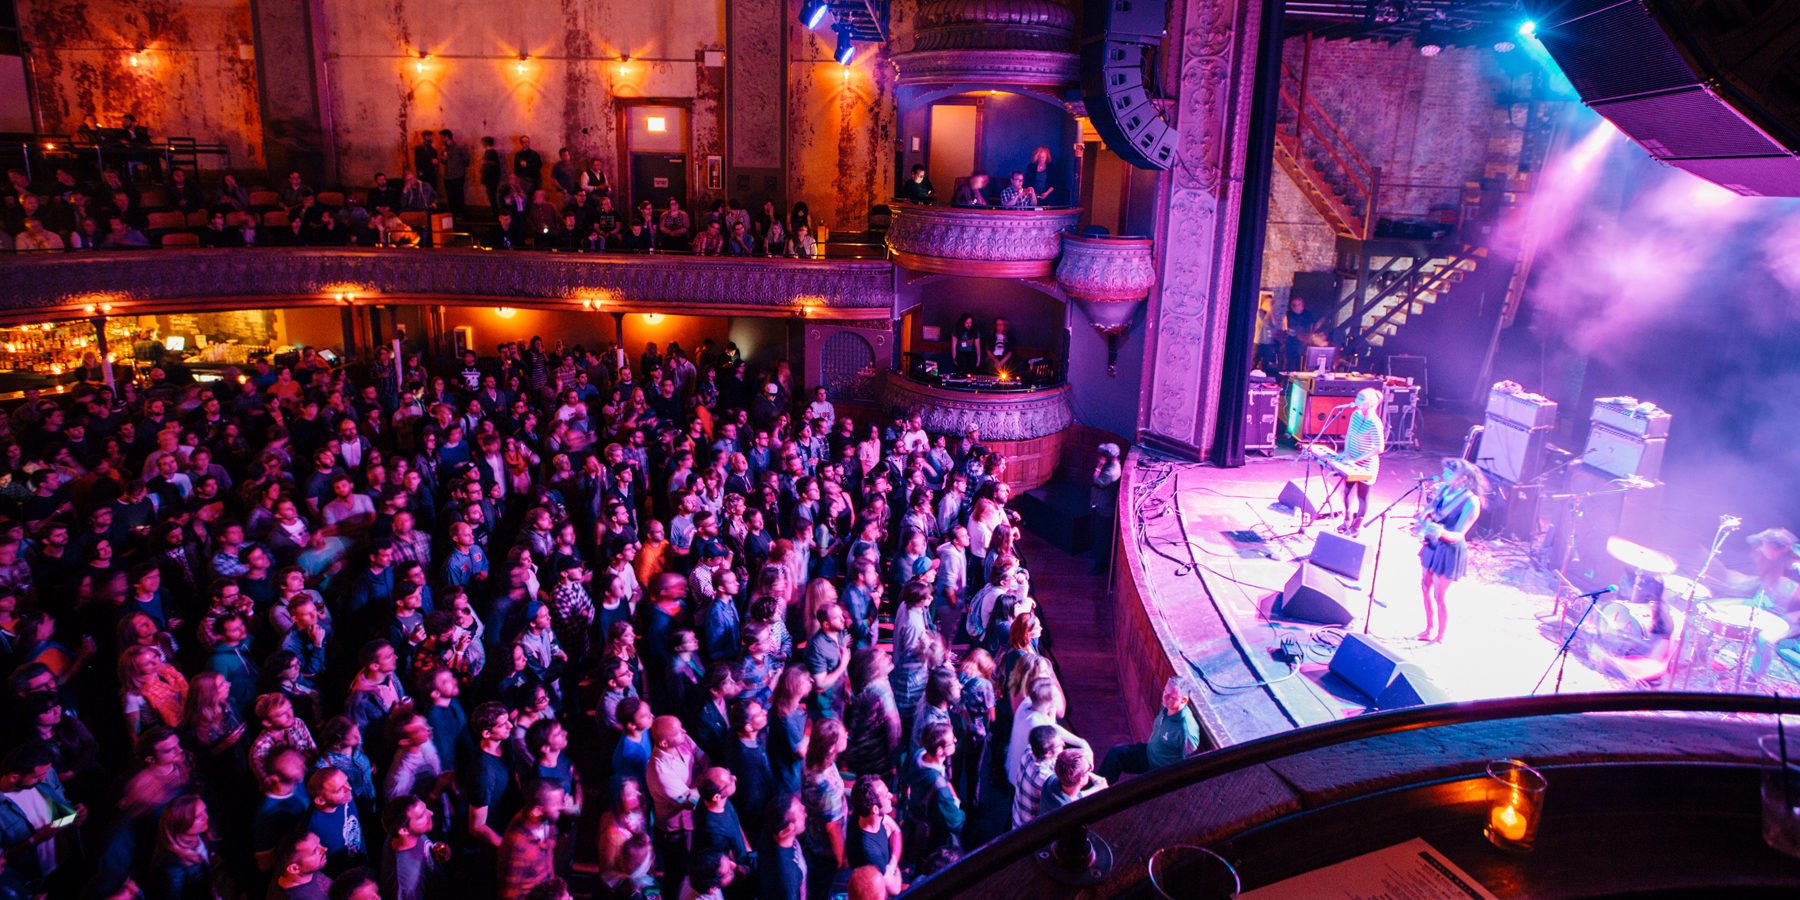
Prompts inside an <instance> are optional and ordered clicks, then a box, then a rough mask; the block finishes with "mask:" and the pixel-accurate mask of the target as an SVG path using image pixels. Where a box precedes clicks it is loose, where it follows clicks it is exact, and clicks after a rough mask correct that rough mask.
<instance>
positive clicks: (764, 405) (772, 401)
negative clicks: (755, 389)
mask: <svg viewBox="0 0 1800 900" xmlns="http://www.w3.org/2000/svg"><path fill="white" fill-rule="evenodd" d="M786 407H787V404H785V403H783V402H781V385H780V384H777V383H776V382H773V381H771V382H769V383H768V384H766V385H763V389H762V395H761V396H759V397H757V398H756V401H755V402H754V403H751V404H750V424H751V425H752V426H754V427H755V428H756V430H758V431H773V430H775V420H776V419H779V418H781V413H782V412H783V410H785V409H786Z"/></svg>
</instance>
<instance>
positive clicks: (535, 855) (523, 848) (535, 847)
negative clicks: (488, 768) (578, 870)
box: [499, 781, 564, 900]
mask: <svg viewBox="0 0 1800 900" xmlns="http://www.w3.org/2000/svg"><path fill="white" fill-rule="evenodd" d="M525 797H526V806H525V808H524V809H522V810H520V811H519V812H518V814H517V815H515V816H513V820H512V823H511V824H509V825H507V826H506V837H505V838H503V839H502V840H501V842H500V861H499V875H500V890H499V897H500V898H501V900H520V898H523V897H524V896H525V895H526V894H527V893H529V892H530V891H531V889H532V888H534V887H537V886H538V885H539V884H541V883H542V882H545V881H549V880H550V879H551V878H554V877H556V820H557V819H558V818H559V817H560V816H561V815H562V811H563V805H564V797H563V789H562V788H560V787H558V786H557V785H556V783H555V782H553V781H534V782H532V783H531V785H529V786H528V788H527V789H526V791H525Z"/></svg>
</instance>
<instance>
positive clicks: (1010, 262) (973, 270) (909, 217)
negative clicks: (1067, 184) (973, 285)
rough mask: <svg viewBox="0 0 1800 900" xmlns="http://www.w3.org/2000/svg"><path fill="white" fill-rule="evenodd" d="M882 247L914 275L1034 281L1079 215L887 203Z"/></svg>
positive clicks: (1052, 262)
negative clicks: (888, 211)
mask: <svg viewBox="0 0 1800 900" xmlns="http://www.w3.org/2000/svg"><path fill="white" fill-rule="evenodd" d="M892 207H893V211H894V217H893V222H892V223H891V224H890V225H889V226H888V232H887V245H888V249H889V250H891V251H893V257H894V262H896V263H898V264H899V265H901V266H902V267H904V268H907V269H912V270H914V271H917V272H931V273H935V274H940V275H971V276H976V277H983V278H1040V277H1043V276H1045V275H1049V274H1050V273H1051V272H1052V271H1053V270H1054V269H1055V268H1056V258H1057V256H1058V255H1059V254H1061V253H1062V246H1063V244H1062V237H1063V232H1064V231H1065V230H1067V229H1069V228H1071V227H1073V226H1074V225H1075V224H1076V223H1077V222H1079V221H1080V219H1081V210H1080V209H1073V208H1063V209H993V208H989V207H961V206H919V205H916V204H911V203H899V202H896V203H893V204H892Z"/></svg>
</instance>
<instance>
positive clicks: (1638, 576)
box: [1562, 535, 1789, 692]
mask: <svg viewBox="0 0 1800 900" xmlns="http://www.w3.org/2000/svg"><path fill="white" fill-rule="evenodd" d="M1721 539H1722V535H1721ZM1606 552H1607V554H1608V555H1609V556H1611V557H1612V558H1613V559H1615V560H1617V561H1618V562H1619V563H1621V564H1623V565H1624V566H1625V567H1626V568H1627V569H1628V570H1629V572H1630V574H1629V577H1628V579H1627V581H1626V582H1625V583H1624V584H1622V585H1620V586H1619V593H1620V595H1621V596H1620V598H1619V599H1617V600H1602V601H1600V602H1599V604H1598V605H1597V606H1596V607H1595V609H1594V611H1593V614H1592V616H1591V617H1590V621H1591V622H1592V623H1593V624H1592V626H1591V627H1592V635H1591V636H1590V637H1589V639H1588V644H1587V648H1588V658H1589V661H1590V662H1593V663H1594V664H1596V666H1597V667H1602V666H1604V664H1605V663H1607V662H1616V661H1617V660H1620V659H1643V658H1645V657H1652V656H1657V655H1665V658H1666V661H1667V668H1666V670H1665V671H1666V677H1664V678H1661V679H1658V680H1659V681H1660V682H1661V684H1662V686H1663V687H1673V686H1675V683H1676V682H1677V681H1678V682H1679V686H1680V687H1681V688H1682V689H1684V690H1685V689H1687V688H1689V687H1692V684H1693V681H1694V679H1695V677H1697V676H1698V677H1710V678H1712V679H1713V680H1714V686H1715V687H1720V688H1722V687H1723V686H1724V684H1725V678H1726V677H1727V676H1728V677H1729V680H1730V681H1729V683H1730V690H1732V691H1734V692H1735V691H1738V690H1741V689H1742V688H1743V686H1744V681H1745V679H1746V677H1748V678H1749V679H1750V680H1751V681H1752V682H1754V681H1755V680H1756V675H1755V673H1754V672H1752V671H1750V669H1751V665H1750V661H1751V658H1752V657H1753V655H1754V654H1755V653H1756V652H1757V649H1756V645H1757V643H1758V642H1759V641H1762V642H1767V643H1770V644H1773V643H1775V642H1777V641H1779V640H1781V639H1783V638H1784V637H1786V636H1787V633H1788V628H1789V626H1788V622H1787V620H1785V619H1783V618H1782V617H1781V616H1779V615H1776V614H1775V613H1773V612H1770V611H1769V610H1767V609H1765V608H1763V607H1762V605H1761V604H1760V603H1759V602H1758V599H1759V598H1756V597H1715V596H1713V592H1712V591H1711V590H1709V589H1708V588H1707V587H1706V585H1704V584H1701V583H1700V580H1699V579H1697V578H1687V577H1684V576H1682V575H1678V574H1676V568H1677V566H1676V563H1675V560H1674V559H1673V558H1671V557H1670V556H1669V555H1668V554H1666V553H1662V552H1660V551H1657V550H1652V549H1650V548H1648V547H1645V546H1643V545H1641V544H1637V543H1634V542H1632V541H1629V540H1626V539H1624V538H1621V537H1613V538H1609V539H1608V540H1607V542H1606ZM1710 562H1711V557H1710V556H1709V557H1708V563H1709V564H1710ZM1700 577H1702V578H1704V577H1705V570H1704V569H1702V572H1701V576H1700ZM1659 604H1660V606H1661V608H1662V611H1663V618H1664V621H1663V622H1662V623H1658V622H1657V607H1658V605H1659ZM1581 612H1582V609H1581V607H1578V606H1576V605H1574V604H1566V605H1564V607H1563V610H1562V616H1563V622H1564V625H1565V627H1569V626H1572V625H1573V623H1574V622H1575V621H1577V617H1578V616H1579V615H1580V613H1581ZM1584 630H1585V629H1584ZM1614 668H1620V667H1618V666H1614ZM1752 687H1754V684H1753V685H1752Z"/></svg>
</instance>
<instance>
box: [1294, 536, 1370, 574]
mask: <svg viewBox="0 0 1800 900" xmlns="http://www.w3.org/2000/svg"><path fill="white" fill-rule="evenodd" d="M1368 552H1369V545H1367V544H1365V543H1363V542H1362V541H1358V540H1355V539H1353V538H1347V537H1344V536H1343V535H1341V534H1332V533H1331V532H1329V531H1321V532H1319V536H1318V538H1316V539H1314V541H1313V548H1312V553H1311V554H1310V555H1308V556H1307V558H1308V559H1310V560H1312V561H1313V563H1315V564H1317V565H1320V566H1323V567H1325V568H1327V569H1330V570H1331V571H1333V572H1336V573H1338V574H1339V575H1343V576H1346V577H1349V578H1354V579H1358V580H1360V579H1361V578H1362V575H1363V558H1364V557H1365V556H1366V555H1367V554H1368Z"/></svg>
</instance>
